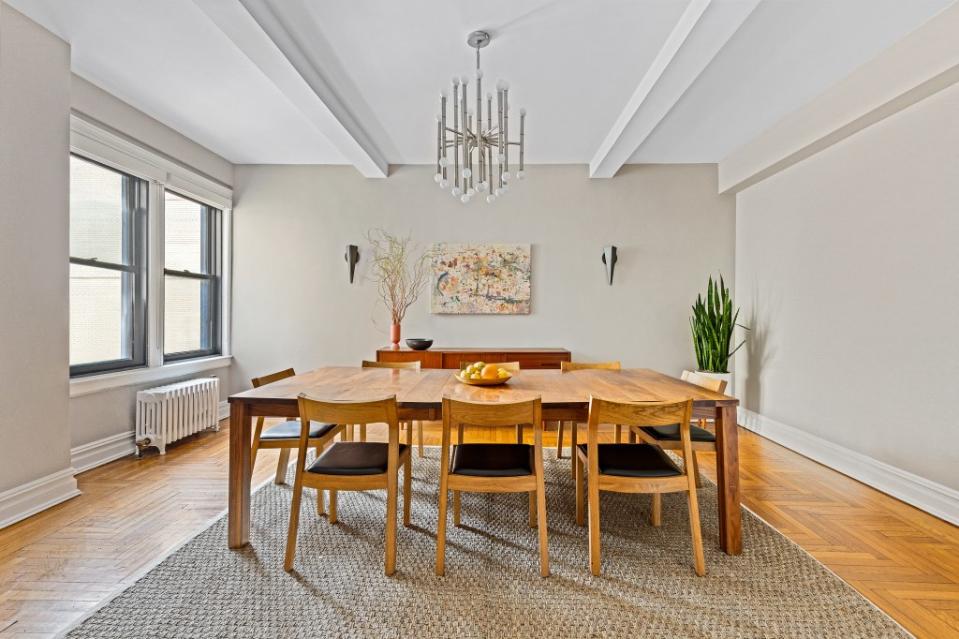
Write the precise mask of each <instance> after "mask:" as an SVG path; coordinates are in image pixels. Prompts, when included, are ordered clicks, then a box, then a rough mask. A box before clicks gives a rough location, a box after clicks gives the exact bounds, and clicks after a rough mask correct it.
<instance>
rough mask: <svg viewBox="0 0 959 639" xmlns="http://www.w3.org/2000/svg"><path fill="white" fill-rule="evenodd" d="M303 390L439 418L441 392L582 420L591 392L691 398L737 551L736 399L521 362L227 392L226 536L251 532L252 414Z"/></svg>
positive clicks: (648, 379)
mask: <svg viewBox="0 0 959 639" xmlns="http://www.w3.org/2000/svg"><path fill="white" fill-rule="evenodd" d="M301 393H305V394H306V395H308V396H310V397H312V398H315V399H324V400H340V401H343V400H370V399H379V398H382V397H384V396H389V395H395V396H396V401H397V403H398V406H399V416H400V419H401V420H411V419H413V420H439V419H442V401H443V397H444V396H446V397H452V398H454V399H459V400H464V401H475V402H514V401H522V400H525V399H531V398H534V397H540V398H541V399H542V403H543V419H544V420H547V421H554V420H563V421H576V422H585V421H586V419H587V413H588V411H589V398H590V397H591V396H592V397H599V398H603V399H609V400H614V401H665V400H677V399H689V398H692V400H693V407H694V410H695V411H696V412H697V413H698V414H700V415H704V414H707V413H711V414H714V415H715V420H716V421H715V424H716V474H717V484H718V500H717V501H718V508H719V544H720V547H721V548H722V549H723V550H724V551H725V552H727V553H728V554H730V555H738V554H739V553H741V552H742V520H741V513H740V504H739V453H738V436H737V430H736V429H737V424H736V410H737V406H738V405H739V400H737V399H736V398H734V397H729V396H727V395H723V394H721V393H715V392H712V391H708V390H705V389H703V388H701V387H699V386H696V385H694V384H689V383H687V382H684V381H681V380H679V379H676V378H674V377H670V376H669V375H665V374H663V373H658V372H656V371H653V370H649V369H623V370H621V371H610V370H580V371H573V372H560V371H558V370H523V371H520V372H519V373H517V374H516V375H515V376H514V377H513V378H512V379H511V380H510V381H509V383H508V384H504V385H501V386H470V385H467V384H463V383H461V382H459V381H457V380H456V379H455V378H454V377H453V372H452V371H449V370H421V371H417V370H397V369H375V368H365V369H364V368H353V367H324V368H318V369H316V370H313V371H310V372H308V373H301V374H299V375H296V376H294V377H289V378H286V379H283V380H280V381H277V382H274V383H272V384H267V385H265V386H261V387H260V388H254V389H252V390H248V391H244V392H242V393H237V394H235V395H231V396H230V398H229V401H230V471H229V482H230V485H229V506H228V517H229V527H228V544H229V546H230V547H231V548H240V547H242V546H245V545H246V544H247V543H248V542H249V539H250V480H251V475H252V468H251V465H250V449H251V439H252V420H253V418H254V417H258V416H266V417H285V418H296V417H298V412H297V411H298V408H297V396H299V395H300V394H301Z"/></svg>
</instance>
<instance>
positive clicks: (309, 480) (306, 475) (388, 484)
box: [283, 394, 413, 575]
mask: <svg viewBox="0 0 959 639" xmlns="http://www.w3.org/2000/svg"><path fill="white" fill-rule="evenodd" d="M298 403H299V409H300V421H301V422H302V423H304V424H306V423H309V422H312V421H326V422H336V423H341V424H344V423H345V424H364V425H365V424H380V423H383V424H386V426H387V429H388V433H389V436H388V439H389V441H388V442H355V441H338V442H334V443H333V445H331V446H330V447H329V448H327V449H326V451H324V453H323V454H322V455H320V456H319V457H318V458H317V459H316V460H314V461H313V463H312V464H310V466H309V467H307V465H306V453H305V451H306V448H307V446H308V441H309V437H308V433H307V430H306V429H305V428H303V429H301V431H300V438H299V446H298V448H299V451H300V454H299V457H298V458H297V461H296V480H295V481H294V483H293V505H292V507H291V508H290V528H289V532H288V534H287V538H286V557H285V559H284V561H283V569H284V570H286V571H290V570H292V569H293V559H294V557H295V555H296V535H297V529H298V526H299V520H300V499H301V497H302V494H303V487H304V486H306V487H307V488H316V489H317V490H320V491H322V490H329V491H330V508H329V522H330V523H331V524H335V523H336V516H337V514H336V494H337V491H340V490H378V489H385V490H386V535H385V536H386V574H387V575H392V574H393V573H394V572H395V571H396V501H397V485H398V483H399V468H400V466H401V465H402V466H403V467H404V472H403V525H404V526H409V525H410V497H411V490H410V489H411V488H412V480H413V475H412V470H413V467H412V462H411V459H410V449H411V448H412V445H411V444H412V442H410V441H408V443H407V444H401V443H400V426H399V421H398V419H397V414H396V411H397V408H396V396H395V395H391V396H389V397H385V398H383V399H378V400H373V401H358V402H343V401H339V402H337V401H321V400H316V399H311V398H309V397H307V396H306V395H305V394H300V395H299V397H298ZM410 434H412V431H410Z"/></svg>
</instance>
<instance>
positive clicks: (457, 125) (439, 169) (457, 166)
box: [433, 31, 526, 204]
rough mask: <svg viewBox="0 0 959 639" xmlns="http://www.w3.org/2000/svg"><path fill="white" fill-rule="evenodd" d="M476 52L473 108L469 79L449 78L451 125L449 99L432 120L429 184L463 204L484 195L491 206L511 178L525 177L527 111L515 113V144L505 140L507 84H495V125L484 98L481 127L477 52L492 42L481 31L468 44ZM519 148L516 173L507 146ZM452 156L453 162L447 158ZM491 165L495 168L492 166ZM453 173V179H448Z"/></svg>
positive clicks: (489, 97)
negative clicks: (433, 168) (433, 141)
mask: <svg viewBox="0 0 959 639" xmlns="http://www.w3.org/2000/svg"><path fill="white" fill-rule="evenodd" d="M466 42H467V44H469V46H471V47H473V48H474V49H476V108H475V110H474V109H470V108H468V107H467V95H466V93H467V91H466V88H467V86H469V79H468V78H467V77H466V76H463V77H462V78H453V105H452V106H453V123H452V126H450V121H449V118H448V117H447V114H446V103H447V102H448V101H449V94H448V93H447V92H446V91H443V92H442V93H441V94H440V114H439V115H438V116H436V174H435V175H434V176H433V181H434V182H436V183H437V184H438V185H439V187H440V188H441V189H450V193H452V195H453V197H455V198H459V200H460V202H462V203H463V204H466V203H468V202H469V201H470V200H471V199H472V198H473V196H474V195H476V194H477V193H479V194H480V196H481V197H482V194H484V193H485V194H486V201H487V203H489V204H492V203H493V202H495V201H496V198H498V197H501V196H503V195H505V194H506V192H507V191H509V184H510V182H511V181H512V179H513V178H516V179H517V180H522V179H523V178H524V177H525V172H524V170H523V169H524V164H523V156H524V151H525V148H526V145H525V137H526V109H520V110H519V141H518V142H510V141H509V84H508V83H507V82H505V81H503V80H500V81H498V82H497V83H496V114H495V115H496V120H495V122H494V120H493V115H494V114H493V96H492V94H490V93H487V94H486V122H485V126H484V123H483V117H482V116H483V70H482V69H480V49H482V48H483V47H485V46H486V45H488V44H489V42H490V35H489V34H488V33H486V32H485V31H474V32H473V33H471V34H469V37H468V38H467V39H466ZM511 146H518V147H519V168H518V169H517V171H516V173H515V174H514V173H511V172H510V166H509V147H511ZM451 154H452V158H451V157H450V155H451ZM494 162H495V163H494ZM451 174H452V175H451Z"/></svg>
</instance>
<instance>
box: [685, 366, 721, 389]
mask: <svg viewBox="0 0 959 639" xmlns="http://www.w3.org/2000/svg"><path fill="white" fill-rule="evenodd" d="M682 380H683V381H684V382H689V383H690V384H696V386H699V387H700V388H705V389H706V390H710V391H713V392H714V393H725V392H726V380H725V379H718V378H716V377H710V376H708V375H703V374H702V373H695V372H693V371H683V376H682Z"/></svg>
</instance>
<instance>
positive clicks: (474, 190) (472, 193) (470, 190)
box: [466, 187, 476, 197]
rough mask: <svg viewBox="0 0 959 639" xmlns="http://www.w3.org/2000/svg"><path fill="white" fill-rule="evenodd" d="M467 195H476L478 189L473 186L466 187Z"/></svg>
mask: <svg viewBox="0 0 959 639" xmlns="http://www.w3.org/2000/svg"><path fill="white" fill-rule="evenodd" d="M466 195H468V196H470V197H473V196H474V195H476V189H474V188H473V187H470V188H468V189H466Z"/></svg>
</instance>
